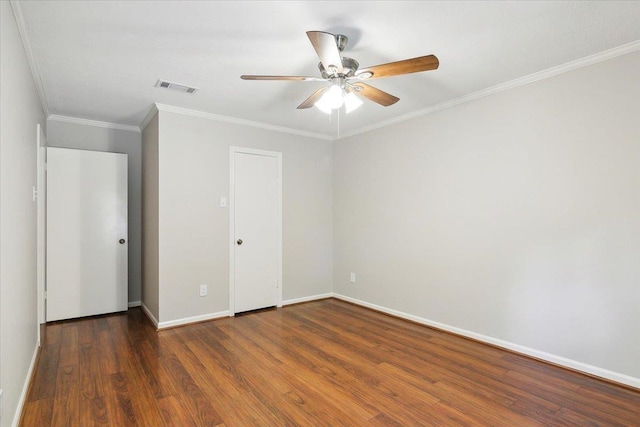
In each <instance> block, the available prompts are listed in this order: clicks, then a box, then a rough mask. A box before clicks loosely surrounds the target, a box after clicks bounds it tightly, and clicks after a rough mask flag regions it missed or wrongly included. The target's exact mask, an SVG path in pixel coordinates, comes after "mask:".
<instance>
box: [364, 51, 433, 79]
mask: <svg viewBox="0 0 640 427" xmlns="http://www.w3.org/2000/svg"><path fill="white" fill-rule="evenodd" d="M439 65H440V61H438V58H436V57H435V55H427V56H419V57H418V58H412V59H405V60H404V61H397V62H389V63H387V64H380V65H375V66H373V67H367V68H363V69H360V70H358V72H357V73H356V75H355V77H356V78H357V77H358V76H360V75H362V74H363V73H371V77H366V79H367V80H370V79H379V78H382V77H391V76H398V75H401V74H410V73H419V72H420V71H429V70H435V69H437V68H438V66H439ZM363 77H364V76H363Z"/></svg>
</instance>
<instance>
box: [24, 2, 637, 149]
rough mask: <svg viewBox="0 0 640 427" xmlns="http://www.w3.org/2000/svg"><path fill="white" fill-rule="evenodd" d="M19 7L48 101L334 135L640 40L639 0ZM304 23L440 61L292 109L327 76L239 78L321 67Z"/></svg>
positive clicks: (376, 52) (81, 112) (370, 55)
mask: <svg viewBox="0 0 640 427" xmlns="http://www.w3.org/2000/svg"><path fill="white" fill-rule="evenodd" d="M20 14H22V19H23V22H20V19H19V23H20V24H24V27H23V30H24V31H25V35H26V39H27V45H28V48H30V50H31V53H32V57H33V59H34V60H35V65H36V68H37V69H38V72H39V74H40V80H41V82H42V87H43V89H44V92H45V94H46V99H47V104H48V109H49V112H50V114H54V115H62V116H70V117H77V118H83V119H89V120H98V121H104V122H111V123H118V124H123V125H133V126H138V125H140V124H141V122H142V121H143V120H144V118H145V116H146V115H147V113H148V112H149V110H150V108H151V107H152V105H153V104H154V103H161V104H167V105H171V106H176V107H181V108H187V109H191V110H197V111H201V112H206V113H212V114H216V115H222V116H228V117H233V118H236V119H242V120H249V121H254V122H259V123H264V124H268V125H272V126H282V127H286V128H291V129H296V130H299V131H304V132H312V133H315V134H322V135H326V136H330V137H336V136H338V135H339V134H347V133H353V132H356V131H358V130H359V129H363V128H366V127H371V126H375V125H376V124H377V123H380V122H385V121H389V120H394V119H397V118H399V117H401V116H406V115H411V114H415V112H416V111H420V110H424V109H428V108H430V107H433V106H436V105H439V104H442V103H445V102H448V101H451V100H455V99H458V98H461V97H463V96H465V95H468V94H471V93H474V92H477V91H480V90H483V89H487V88H490V87H493V86H496V85H499V84H502V83H505V82H508V81H511V80H514V79H517V78H521V77H523V76H528V75H530V74H533V73H536V72H540V71H542V70H546V69H549V68H552V67H556V66H559V65H562V64H565V63H568V62H571V61H576V60H578V59H580V58H584V57H586V56H589V55H593V54H596V53H599V52H603V51H605V50H609V49H612V48H616V47H619V46H621V45H625V44H628V43H632V42H637V41H638V40H640V2H637V1H636V2H618V1H602V2H599V1H568V2H567V1H559V2H554V1H544V2H543V1H520V2H517V1H512V2H485V1H472V2H469V1H465V2H455V1H447V2H402V1H376V2H373V1H371V2H369V1H332V2H324V1H300V2H294V1H278V2H274V1H246V2H241V1H225V2H219V1H216V2H214V1H194V2H190V1H126V2H125V1H100V2H98V1H25V2H19V5H18V15H20ZM309 30H320V31H328V32H331V33H334V34H335V33H342V34H345V35H347V36H348V37H349V44H348V45H347V47H346V49H345V52H344V54H345V56H349V57H353V58H354V59H356V60H358V61H359V62H360V65H361V67H365V66H369V65H376V64H380V63H386V62H391V61H397V60H401V59H407V58H413V57H416V56H422V55H427V54H435V55H436V56H437V57H438V58H439V59H440V68H439V69H438V70H435V71H429V72H423V73H418V74H410V75H405V76H397V77H390V78H386V79H380V80H375V81H371V82H370V84H371V85H373V86H376V87H378V88H379V89H382V90H385V91H387V92H389V93H391V94H393V95H396V96H398V97H399V98H400V101H399V102H398V103H396V104H395V105H393V106H390V107H386V108H385V107H382V106H379V105H377V104H374V103H372V102H369V101H365V104H364V105H363V107H361V108H360V109H359V110H356V111H355V112H353V113H351V114H349V115H345V114H344V113H342V114H340V117H339V118H338V117H337V114H334V115H333V117H331V116H328V115H325V114H323V113H322V112H320V111H318V110H317V109H315V108H313V109H309V110H297V109H296V107H297V106H298V104H300V103H301V102H302V101H303V100H304V99H305V98H307V97H308V96H309V95H310V94H311V93H312V92H313V91H314V90H316V89H317V88H319V87H321V86H322V85H323V84H326V83H318V82H292V81H289V82H287V81H285V82H280V81H243V80H241V79H240V75H241V74H279V75H309V76H319V72H318V68H317V63H318V58H317V56H316V54H315V52H314V50H313V48H312V46H311V44H310V42H309V40H308V38H307V36H306V34H305V32H306V31H309ZM636 45H637V43H634V46H636ZM634 49H635V47H634ZM158 78H162V79H166V80H170V81H173V82H178V83H185V84H188V85H193V86H196V87H199V88H200V90H199V91H198V92H197V93H196V94H194V95H188V94H184V93H179V92H172V91H167V90H163V89H159V88H155V87H154V84H155V83H156V81H157V79H158Z"/></svg>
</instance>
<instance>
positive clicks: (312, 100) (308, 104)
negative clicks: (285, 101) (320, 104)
mask: <svg viewBox="0 0 640 427" xmlns="http://www.w3.org/2000/svg"><path fill="white" fill-rule="evenodd" d="M327 89H328V88H326V87H323V88H320V89H318V90H317V91H315V92H313V95H311V96H310V97H308V98H307V99H305V100H304V101H303V102H302V104H300V105H298V109H299V110H302V109H305V108H311V107H313V104H315V103H316V101H318V100H319V99H320V97H322V95H323V94H324V92H325V91H326V90H327Z"/></svg>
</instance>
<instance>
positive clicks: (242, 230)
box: [231, 147, 282, 313]
mask: <svg viewBox="0 0 640 427" xmlns="http://www.w3.org/2000/svg"><path fill="white" fill-rule="evenodd" d="M231 150H232V151H231V171H232V177H231V178H232V181H231V182H232V188H231V191H232V197H233V198H232V200H233V204H232V212H231V215H232V232H233V234H232V238H233V241H232V253H231V260H232V265H231V268H232V271H231V274H232V278H231V292H232V298H231V301H232V304H233V305H232V307H231V309H232V311H233V312H234V313H239V312H243V311H249V310H256V309H259V308H265V307H272V306H276V305H279V304H280V302H281V301H280V299H281V293H280V271H281V267H280V266H281V261H280V260H281V236H282V232H281V179H280V165H281V154H280V153H274V152H266V151H259V150H247V149H239V148H236V147H232V149H231Z"/></svg>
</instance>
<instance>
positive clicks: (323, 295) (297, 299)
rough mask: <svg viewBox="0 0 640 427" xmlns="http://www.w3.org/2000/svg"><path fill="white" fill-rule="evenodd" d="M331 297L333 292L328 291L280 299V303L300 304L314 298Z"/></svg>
mask: <svg viewBox="0 0 640 427" xmlns="http://www.w3.org/2000/svg"><path fill="white" fill-rule="evenodd" d="M332 297H333V292H329V293H326V294H318V295H311V296H309V297H302V298H293V299H288V300H285V301H282V305H283V306H285V305H294V304H301V303H303V302H310V301H316V300H320V299H327V298H332Z"/></svg>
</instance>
